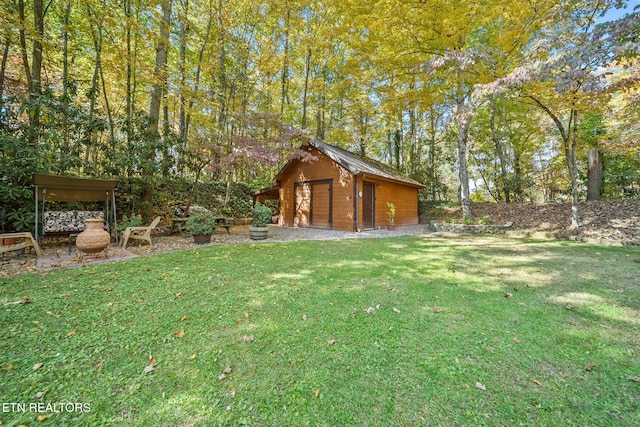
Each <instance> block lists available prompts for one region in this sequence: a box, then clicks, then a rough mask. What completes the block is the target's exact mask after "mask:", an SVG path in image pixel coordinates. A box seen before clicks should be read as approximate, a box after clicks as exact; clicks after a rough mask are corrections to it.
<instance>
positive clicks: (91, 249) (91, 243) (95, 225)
mask: <svg viewBox="0 0 640 427" xmlns="http://www.w3.org/2000/svg"><path fill="white" fill-rule="evenodd" d="M103 224H104V220H102V219H101V218H89V219H87V220H85V221H84V225H85V228H84V231H83V232H82V233H80V234H78V237H77V238H76V247H77V248H78V249H80V250H81V251H82V252H84V253H85V254H95V253H98V252H100V251H102V250H103V249H104V248H106V247H107V246H109V242H110V241H111V236H110V235H109V233H107V232H106V231H105V230H104V228H102V225H103Z"/></svg>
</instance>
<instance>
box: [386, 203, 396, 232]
mask: <svg viewBox="0 0 640 427" xmlns="http://www.w3.org/2000/svg"><path fill="white" fill-rule="evenodd" d="M395 220H396V205H394V204H393V203H391V202H387V230H392V231H393V230H395V229H396V224H395Z"/></svg>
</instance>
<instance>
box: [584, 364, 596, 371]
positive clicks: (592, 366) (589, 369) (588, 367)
mask: <svg viewBox="0 0 640 427" xmlns="http://www.w3.org/2000/svg"><path fill="white" fill-rule="evenodd" d="M596 366H598V365H586V366H585V367H584V370H585V371H587V372H589V371H592V370H593V369H594V368H595V367H596Z"/></svg>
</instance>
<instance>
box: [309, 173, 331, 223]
mask: <svg viewBox="0 0 640 427" xmlns="http://www.w3.org/2000/svg"><path fill="white" fill-rule="evenodd" d="M331 190H332V188H331V181H322V182H314V183H312V185H311V225H312V226H313V227H317V228H328V229H331V210H332V207H331Z"/></svg>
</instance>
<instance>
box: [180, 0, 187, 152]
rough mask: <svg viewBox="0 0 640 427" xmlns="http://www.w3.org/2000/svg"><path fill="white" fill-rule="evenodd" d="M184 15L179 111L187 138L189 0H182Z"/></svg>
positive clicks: (181, 33)
mask: <svg viewBox="0 0 640 427" xmlns="http://www.w3.org/2000/svg"><path fill="white" fill-rule="evenodd" d="M181 3H182V10H183V16H182V19H181V24H180V71H179V72H180V111H179V112H178V116H179V123H180V138H182V140H183V141H184V140H186V138H187V118H186V111H185V109H186V106H187V100H186V98H185V95H184V94H185V92H186V90H187V88H186V85H185V82H186V80H187V77H186V71H185V64H186V62H187V60H186V58H187V34H188V33H189V0H182V2H181Z"/></svg>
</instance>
